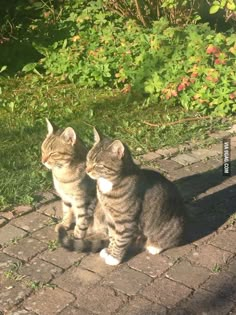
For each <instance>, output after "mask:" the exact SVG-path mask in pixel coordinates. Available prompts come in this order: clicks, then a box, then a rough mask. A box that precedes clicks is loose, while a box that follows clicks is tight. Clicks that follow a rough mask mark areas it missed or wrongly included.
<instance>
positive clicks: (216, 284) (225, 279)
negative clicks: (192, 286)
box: [202, 272, 236, 302]
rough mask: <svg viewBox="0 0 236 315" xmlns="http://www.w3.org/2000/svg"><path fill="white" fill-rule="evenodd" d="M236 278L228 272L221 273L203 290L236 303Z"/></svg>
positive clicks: (205, 285)
mask: <svg viewBox="0 0 236 315" xmlns="http://www.w3.org/2000/svg"><path fill="white" fill-rule="evenodd" d="M235 283H236V277H235V276H233V275H232V274H230V273H227V272H219V273H217V274H215V275H213V276H212V277H211V278H210V279H209V280H208V281H206V282H205V283H204V284H203V286H202V288H203V289H205V290H207V291H211V292H215V293H217V295H219V296H221V297H225V298H227V299H230V300H233V301H234V302H236V286H235Z"/></svg>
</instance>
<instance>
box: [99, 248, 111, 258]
mask: <svg viewBox="0 0 236 315" xmlns="http://www.w3.org/2000/svg"><path fill="white" fill-rule="evenodd" d="M99 255H100V257H102V258H103V259H106V257H107V256H109V254H108V252H107V248H103V249H102V250H101V251H100V254H99Z"/></svg>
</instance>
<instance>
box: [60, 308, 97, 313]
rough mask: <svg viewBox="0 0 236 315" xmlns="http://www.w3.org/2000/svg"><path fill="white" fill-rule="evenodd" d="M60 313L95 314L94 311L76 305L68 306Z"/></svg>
mask: <svg viewBox="0 0 236 315" xmlns="http://www.w3.org/2000/svg"><path fill="white" fill-rule="evenodd" d="M60 315H93V313H91V312H89V311H88V310H83V309H81V308H77V307H74V306H67V307H66V308H65V309H64V310H63V311H62V312H61V313H60Z"/></svg>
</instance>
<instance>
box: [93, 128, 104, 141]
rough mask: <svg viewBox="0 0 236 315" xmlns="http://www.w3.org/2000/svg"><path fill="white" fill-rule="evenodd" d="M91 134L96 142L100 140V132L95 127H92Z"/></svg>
mask: <svg viewBox="0 0 236 315" xmlns="http://www.w3.org/2000/svg"><path fill="white" fill-rule="evenodd" d="M93 134H94V141H95V143H98V142H99V141H101V140H102V137H103V136H102V134H101V133H100V132H99V131H98V130H97V129H96V128H95V127H94V128H93Z"/></svg>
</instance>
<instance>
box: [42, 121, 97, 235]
mask: <svg viewBox="0 0 236 315" xmlns="http://www.w3.org/2000/svg"><path fill="white" fill-rule="evenodd" d="M47 128H48V134H47V136H46V138H45V140H44V141H43V143H42V147H41V149H42V163H43V164H44V165H45V166H46V167H47V168H48V169H50V170H52V177H53V182H54V187H55V189H56V191H57V192H58V194H59V195H60V197H61V199H62V208H63V219H62V222H61V223H60V224H58V225H57V226H56V231H58V229H59V227H60V226H62V227H64V228H65V229H69V228H70V226H71V224H72V223H73V221H75V223H76V225H75V228H74V236H75V237H76V238H79V239H83V238H84V237H85V235H86V231H87V229H88V225H89V223H90V220H91V217H92V215H93V211H94V208H95V206H96V203H97V198H96V185H95V182H94V181H93V180H92V179H91V178H90V177H89V176H88V175H87V174H86V172H85V163H86V155H87V149H86V147H85V146H84V144H83V142H82V141H81V139H79V137H77V136H76V134H75V131H74V130H73V129H72V128H71V127H68V128H66V129H65V130H60V129H59V130H56V131H54V128H53V126H52V124H51V123H50V121H49V120H47Z"/></svg>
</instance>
